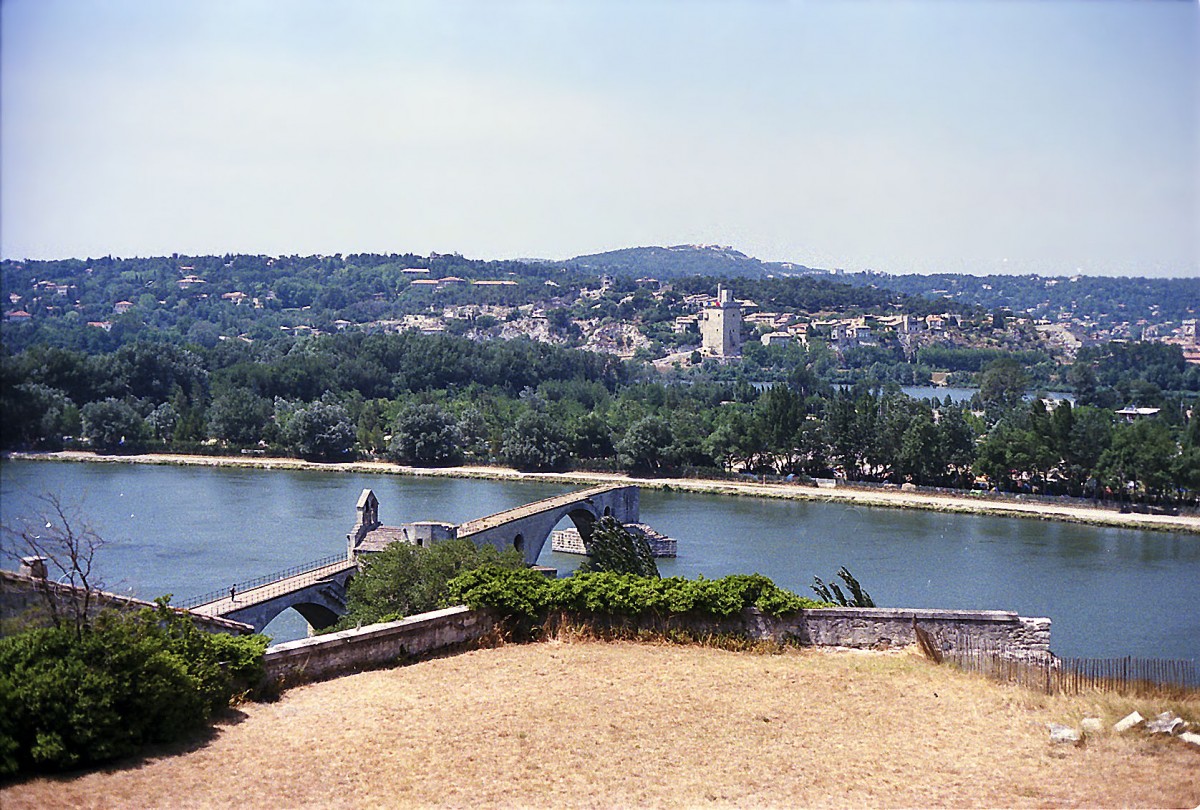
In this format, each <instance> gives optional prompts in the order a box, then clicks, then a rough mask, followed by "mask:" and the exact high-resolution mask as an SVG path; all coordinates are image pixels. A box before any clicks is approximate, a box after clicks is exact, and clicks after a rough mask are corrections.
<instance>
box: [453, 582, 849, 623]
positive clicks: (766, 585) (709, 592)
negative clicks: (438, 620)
mask: <svg viewBox="0 0 1200 810" xmlns="http://www.w3.org/2000/svg"><path fill="white" fill-rule="evenodd" d="M449 590H450V599H451V600H453V601H458V602H460V603H465V604H467V605H469V606H470V607H472V608H476V609H479V608H489V609H491V610H494V611H496V612H497V613H498V614H500V616H501V617H503V618H504V619H507V620H509V621H510V622H512V623H513V631H514V633H516V634H518V635H521V634H524V633H528V632H531V631H532V629H533V628H534V627H536V626H538V625H539V624H540V623H541V622H542V621H544V620H545V618H546V617H547V615H548V614H549V613H550V611H554V610H557V611H562V612H564V613H568V614H574V615H576V616H580V617H590V616H604V617H629V618H634V617H638V616H642V615H646V614H654V615H657V616H659V617H670V616H673V615H683V614H702V615H708V616H712V617H714V618H724V617H728V616H732V615H734V614H736V613H738V612H740V611H741V610H743V609H744V608H747V607H757V608H759V609H760V610H762V611H764V612H765V613H770V614H772V615H784V614H787V613H794V612H796V611H797V610H801V609H803V608H814V607H826V606H827V605H828V604H829V603H827V602H816V601H813V600H812V599H806V598H804V597H801V596H797V595H796V594H794V593H791V592H790V591H787V590H784V589H783V588H780V587H779V586H777V585H776V584H775V583H774V582H772V581H771V580H770V579H768V578H767V577H764V576H762V575H760V574H753V575H741V574H739V575H732V576H727V577H724V578H723V579H704V578H703V577H700V578H699V579H695V580H687V579H683V578H681V577H670V578H667V579H653V578H650V577H639V576H634V575H631V574H617V573H612V572H601V573H577V574H575V575H574V576H572V577H567V578H566V579H557V580H549V579H546V578H544V577H543V576H542V575H541V574H538V573H537V572H535V571H530V570H519V571H513V570H500V569H496V568H493V567H483V568H478V569H476V570H474V571H468V572H467V573H465V574H462V575H460V576H459V577H457V578H455V579H454V580H452V581H451V582H450V587H449Z"/></svg>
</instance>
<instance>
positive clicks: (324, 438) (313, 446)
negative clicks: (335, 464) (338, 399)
mask: <svg viewBox="0 0 1200 810" xmlns="http://www.w3.org/2000/svg"><path fill="white" fill-rule="evenodd" d="M283 435H284V440H285V441H286V442H287V444H288V446H289V447H291V448H292V449H293V450H294V451H295V452H296V453H297V454H299V455H300V456H302V457H304V458H311V459H320V460H326V461H342V460H348V459H349V458H350V457H351V453H352V451H353V449H354V441H355V430H354V423H353V422H352V421H350V416H349V414H347V413H346V409H345V408H343V407H342V406H341V405H335V404H332V403H328V402H320V401H318V402H314V403H312V404H311V405H307V406H303V407H301V408H298V409H297V410H296V411H295V412H294V413H292V414H291V418H290V419H288V421H287V425H286V426H285V428H284V434H283Z"/></svg>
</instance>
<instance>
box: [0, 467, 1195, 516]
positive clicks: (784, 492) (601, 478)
mask: <svg viewBox="0 0 1200 810" xmlns="http://www.w3.org/2000/svg"><path fill="white" fill-rule="evenodd" d="M6 457H8V458H19V459H31V460H40V461H67V462H88V463H112V464H118V463H120V464H166V465H192V466H206V467H246V468H252V469H268V470H271V469H279V470H320V471H323V472H355V473H370V474H378V475H411V476H429V477H450V478H483V479H492V480H526V481H542V482H549V483H562V484H564V485H573V484H579V485H584V486H595V485H597V484H614V485H623V484H636V485H638V486H640V487H645V488H647V489H663V490H668V491H677V492H696V493H703V494H714V495H735V496H743V497H754V498H778V499H790V500H808V501H821V502H826V503H847V504H852V505H857V506H874V507H883V508H888V509H922V510H927V511H933V512H944V513H962V514H975V515H994V516H998V517H1020V518H1029V519H1037V520H1054V521H1063V522H1069V523H1084V524H1090V525H1094V526H1107V527H1114V528H1125V529H1141V530H1147V529H1149V530H1156V531H1168V532H1186V533H1189V534H1200V516H1195V515H1143V514H1138V513H1121V512H1118V511H1115V510H1110V509H1102V508H1096V507H1090V506H1082V505H1079V504H1078V503H1077V502H1064V503H1063V504H1061V505H1060V504H1054V503H1045V502H1042V501H1019V500H1001V499H996V498H989V497H987V496H986V495H982V494H979V495H966V494H963V495H948V494H940V493H939V494H933V493H927V492H911V491H905V490H900V489H881V490H875V489H856V488H853V487H845V486H839V487H834V488H825V487H814V486H808V485H803V484H793V483H778V484H776V483H760V482H756V481H750V480H747V481H720V480H711V479H708V480H706V479H687V478H639V477H634V476H629V475H623V474H620V473H597V472H579V471H574V472H566V473H526V472H519V471H517V470H512V469H507V468H504V467H471V466H462V467H408V466H405V465H402V464H392V463H389V462H384V461H354V462H344V463H315V462H309V461H303V460H301V459H294V458H267V457H261V456H244V457H239V456H187V455H174V454H140V455H102V454H97V453H90V452H81V451H72V450H67V451H62V452H58V453H9V454H6Z"/></svg>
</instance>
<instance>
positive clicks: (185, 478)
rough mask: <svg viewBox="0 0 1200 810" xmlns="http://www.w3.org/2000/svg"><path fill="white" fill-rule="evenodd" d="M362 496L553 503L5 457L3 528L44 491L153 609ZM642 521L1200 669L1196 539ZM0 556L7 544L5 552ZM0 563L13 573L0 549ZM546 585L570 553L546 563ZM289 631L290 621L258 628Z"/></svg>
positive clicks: (465, 512)
mask: <svg viewBox="0 0 1200 810" xmlns="http://www.w3.org/2000/svg"><path fill="white" fill-rule="evenodd" d="M364 487H370V488H372V489H374V490H375V493H376V494H377V495H378V496H379V501H380V517H381V519H382V520H383V522H384V523H386V524H396V523H402V522H406V521H411V520H429V519H432V520H448V521H453V522H461V521H464V520H467V519H470V518H475V517H481V516H483V515H487V514H491V513H493V512H498V511H501V510H503V509H507V508H511V507H513V506H517V505H520V504H522V503H527V502H529V501H533V500H537V499H539V498H544V497H548V496H550V495H556V494H559V493H562V492H565V491H569V488H567V487H563V486H561V485H555V484H548V483H540V482H518V481H486V480H475V479H453V478H420V477H407V476H390V475H368V474H353V473H335V472H320V471H284V470H271V471H268V470H252V469H241V468H211V467H182V466H181V467H174V466H157V465H134V464H85V463H65V462H58V463H56V462H40V461H22V460H6V461H4V462H2V463H0V517H2V518H3V522H4V523H5V524H6V525H14V524H15V523H17V522H18V521H20V520H22V519H23V518H25V517H27V516H29V515H31V514H32V513H33V510H34V508H35V507H36V503H37V496H38V495H40V494H43V493H47V492H52V493H57V494H58V495H60V496H61V497H62V498H63V499H64V500H66V501H67V502H69V503H74V504H78V505H80V508H81V510H82V512H83V513H84V514H86V516H87V519H88V520H89V521H90V523H91V524H92V526H93V527H94V528H95V529H96V530H97V531H98V532H99V533H100V534H101V535H102V536H103V537H105V538H106V540H107V541H108V543H107V545H106V546H105V547H104V549H103V550H102V551H101V553H100V557H99V565H100V570H101V574H102V576H103V578H104V583H105V585H106V587H107V589H108V590H112V591H118V592H128V593H132V594H133V595H135V596H139V597H142V598H147V599H152V598H154V597H156V596H159V595H162V594H164V593H173V594H174V595H175V596H176V598H177V601H178V600H179V599H182V598H186V597H187V596H190V595H193V594H198V593H202V592H206V591H209V590H213V589H217V588H224V587H228V586H229V584H231V583H233V582H235V581H239V580H245V579H250V578H252V577H255V576H259V575H262V574H269V573H272V572H274V571H278V570H282V569H284V568H288V567H290V566H293V565H298V564H301V563H304V562H308V561H310V560H314V559H317V558H319V557H323V556H326V555H330V554H336V553H338V552H340V551H343V550H344V549H345V547H346V533H347V532H348V531H349V530H350V528H351V526H352V525H353V523H354V517H355V512H354V504H355V502H356V500H357V499H358V495H359V493H360V492H361V491H362V489H363V488H364ZM641 503H642V519H643V520H644V521H645V522H647V523H649V524H651V525H652V526H654V527H655V528H656V529H658V530H659V531H662V532H664V533H666V534H668V535H670V536H672V537H675V538H676V539H677V540H678V541H679V557H678V558H676V559H671V560H666V559H664V560H660V561H659V568H660V570H661V571H662V573H663V575H664V576H671V575H680V576H685V577H695V576H697V575H701V574H703V575H704V576H706V577H710V578H713V577H720V576H723V575H725V574H729V573H751V572H759V573H763V574H766V575H767V576H769V577H771V578H772V579H773V580H775V581H776V582H777V583H778V584H780V585H782V586H783V587H786V588H789V589H791V590H794V591H796V592H797V593H800V594H802V595H811V591H810V590H809V585H810V583H811V582H812V578H813V576H814V575H817V576H820V577H821V578H822V579H825V580H826V581H828V580H830V579H833V578H834V574H835V572H836V571H837V569H838V568H839V566H842V565H845V566H846V567H848V568H849V569H850V571H851V572H853V573H854V575H855V576H856V577H857V578H858V579H859V581H860V582H862V584H863V586H864V587H865V588H866V589H867V590H868V591H869V592H870V593H871V595H872V596H873V597H874V598H875V601H876V602H877V603H878V604H880V605H885V606H894V607H914V608H915V607H924V608H963V609H972V608H976V609H996V610H1015V611H1017V612H1019V613H1021V614H1022V615H1024V616H1049V617H1050V618H1051V619H1052V620H1053V632H1052V639H1053V644H1052V646H1053V648H1054V651H1055V652H1056V653H1058V654H1059V655H1062V656H1069V657H1073V656H1087V657H1116V656H1123V655H1134V656H1144V657H1161V658H1186V659H1193V660H1196V659H1197V658H1200V537H1196V536H1194V535H1188V534H1182V533H1180V534H1176V533H1166V532H1144V531H1134V530H1128V529H1111V528H1101V527H1094V526H1080V525H1075V524H1067V523H1052V522H1043V521H1036V520H1022V519H1016V518H1000V517H991V516H976V515H946V514H940V513H934V512H922V511H913V510H891V509H879V508H870V507H861V506H849V505H844V504H829V503H816V502H804V501H782V500H765V499H755V498H739V497H733V496H723V495H699V494H690V493H689V494H684V493H678V492H663V491H655V490H643V491H642V496H641ZM6 551H8V549H6ZM6 557H7V559H5V560H4V563H3V564H4V566H5V567H8V568H13V567H15V562H14V561H13V560H12V558H11V556H10V555H6ZM540 562H542V563H543V564H546V565H551V566H555V567H557V568H558V569H559V571H560V574H561V573H566V572H568V571H570V570H572V569H573V568H574V567H575V566H576V565H577V564H578V562H579V559H578V558H576V557H573V556H569V555H558V554H554V553H552V552H550V551H549V543H547V548H546V551H544V552H543V555H542V558H541V560H540ZM267 632H268V634H270V635H273V636H274V637H275V638H276V639H277V640H284V639H288V638H295V637H297V636H299V635H302V634H303V632H304V624H303V621H302V620H301V619H300V618H299V616H298V615H297V614H295V613H294V612H293V611H287V612H285V613H284V614H283V615H281V616H280V617H279V618H278V619H276V620H275V621H274V622H272V623H271V625H270V626H269V628H268V630H267Z"/></svg>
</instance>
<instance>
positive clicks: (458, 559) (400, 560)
mask: <svg viewBox="0 0 1200 810" xmlns="http://www.w3.org/2000/svg"><path fill="white" fill-rule="evenodd" d="M482 565H493V566H497V567H500V568H524V566H525V560H524V558H523V557H522V556H521V553H520V552H519V551H516V550H515V549H509V550H508V551H504V552H501V551H498V550H497V549H496V548H495V547H493V546H483V547H481V548H476V546H475V544H474V543H472V542H471V541H470V540H463V539H457V540H447V541H445V542H441V543H435V544H433V545H432V546H430V547H429V548H422V547H418V546H412V545H409V544H407V543H392V544H391V545H390V546H388V547H387V548H385V549H384V550H383V551H381V552H379V553H378V554H372V555H370V556H369V557H367V558H366V559H365V563H364V565H363V570H362V571H361V572H360V573H359V574H358V575H357V576H355V577H354V578H353V579H351V580H350V584H349V586H348V587H347V588H346V615H344V616H342V618H341V619H339V620H338V622H337V624H335V625H333V626H332V627H330V628H329V630H330V631H334V630H346V629H348V628H352V627H358V626H361V625H364V624H375V623H376V622H389V621H395V620H396V619H402V618H404V617H405V616H411V615H413V614H415V613H424V612H425V611H429V610H436V609H437V608H440V607H445V606H446V604H447V601H446V598H447V596H448V594H449V582H450V580H452V579H454V578H455V577H456V576H458V575H460V574H462V573H463V572H464V571H469V570H471V569H473V568H478V567H480V566H482Z"/></svg>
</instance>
